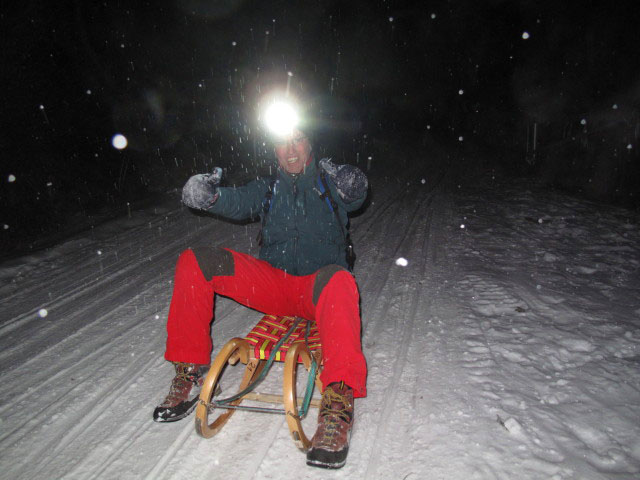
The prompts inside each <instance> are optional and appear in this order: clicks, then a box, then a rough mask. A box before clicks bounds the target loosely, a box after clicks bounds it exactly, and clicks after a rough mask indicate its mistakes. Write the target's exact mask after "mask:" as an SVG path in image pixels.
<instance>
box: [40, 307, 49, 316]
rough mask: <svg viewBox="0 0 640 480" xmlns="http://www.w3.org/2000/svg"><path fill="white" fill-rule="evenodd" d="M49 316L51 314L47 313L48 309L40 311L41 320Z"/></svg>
mask: <svg viewBox="0 0 640 480" xmlns="http://www.w3.org/2000/svg"><path fill="white" fill-rule="evenodd" d="M47 315H49V312H47V309H46V308H41V309H40V310H38V316H39V317H40V318H44V317H46V316H47Z"/></svg>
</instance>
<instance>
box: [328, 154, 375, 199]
mask: <svg viewBox="0 0 640 480" xmlns="http://www.w3.org/2000/svg"><path fill="white" fill-rule="evenodd" d="M319 165H320V168H322V169H323V170H324V171H325V172H326V173H327V176H328V177H329V178H331V181H332V182H333V183H334V185H335V186H336V188H337V190H338V195H340V198H342V200H344V201H345V202H346V203H351V202H354V201H356V200H358V199H360V198H362V197H364V196H365V195H366V193H367V188H368V187H369V182H368V181H367V176H366V175H365V174H364V172H363V171H362V170H360V169H359V168H358V167H356V166H353V165H349V164H347V165H335V164H334V163H333V162H332V161H331V159H330V158H323V159H322V160H320V162H319Z"/></svg>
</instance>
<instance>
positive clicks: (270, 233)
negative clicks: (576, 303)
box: [153, 129, 367, 468]
mask: <svg viewBox="0 0 640 480" xmlns="http://www.w3.org/2000/svg"><path fill="white" fill-rule="evenodd" d="M275 155H276V157H277V160H278V169H277V175H276V178H275V179H268V178H259V179H257V180H254V181H252V182H250V183H248V184H247V185H245V186H242V187H238V188H231V187H220V186H219V183H220V172H221V171H220V169H216V173H215V174H214V175H195V176H193V177H191V178H190V179H189V181H188V182H187V183H186V185H185V187H184V189H183V192H182V201H183V203H184V204H185V205H187V206H189V207H191V208H195V209H199V210H204V211H207V212H210V213H213V214H217V215H221V216H224V217H227V218H230V219H236V220H242V219H246V218H256V217H257V216H261V217H262V231H261V248H260V253H259V259H257V258H254V257H252V256H250V255H246V254H243V253H239V252H235V251H233V250H230V249H221V248H214V247H210V246H204V247H194V248H192V249H188V250H186V251H184V252H183V253H182V254H181V255H180V258H179V259H178V263H177V266H176V273H175V282H174V290H173V296H172V299H171V305H170V308H169V318H168V322H167V332H168V338H167V349H166V353H165V358H166V359H167V360H168V361H170V362H173V363H174V364H175V366H176V376H175V378H174V379H173V381H172V384H171V389H170V392H169V395H168V396H167V398H166V399H165V401H164V402H163V403H162V404H161V405H159V406H158V407H157V408H156V409H155V411H154V414H153V417H154V420H155V421H157V422H171V421H175V420H180V419H181V418H184V417H186V416H187V415H188V414H189V413H190V412H191V411H192V410H193V408H194V407H195V404H196V401H197V397H198V394H199V386H200V385H202V382H203V379H204V375H205V374H206V371H207V369H208V366H209V362H210V354H211V348H212V344H211V337H210V323H211V312H212V311H213V305H214V295H215V294H219V295H223V296H226V297H229V298H232V299H234V300H236V301H237V302H239V303H241V304H243V305H246V306H248V307H251V308H253V309H255V310H258V311H261V312H264V313H268V314H273V315H288V316H298V317H302V318H306V319H310V320H315V321H316V324H317V326H318V331H319V333H320V338H321V341H322V345H323V349H322V353H323V362H324V368H323V371H322V374H321V381H322V385H323V386H324V391H323V393H322V407H321V409H320V412H319V416H318V429H317V431H316V434H315V435H314V437H313V439H312V447H311V449H310V450H309V452H308V453H307V463H308V464H309V465H314V466H320V467H325V468H340V467H342V466H343V465H344V464H345V462H346V457H347V452H348V447H349V436H350V431H351V427H352V425H353V398H354V397H363V396H365V395H366V385H365V383H366V362H365V358H364V355H363V353H362V348H361V344H360V313H359V294H358V289H357V285H356V282H355V279H354V277H353V275H352V274H351V273H350V272H349V271H348V270H347V267H348V264H347V259H346V253H345V252H346V250H347V236H346V231H347V230H346V228H347V221H348V219H347V212H351V211H354V210H356V209H358V208H359V207H360V206H361V205H362V204H363V202H364V200H365V198H366V194H367V179H366V176H365V175H364V173H363V172H362V171H361V170H359V169H358V168H357V167H354V166H352V165H340V166H337V165H334V164H333V163H332V162H331V160H328V159H323V160H321V161H320V162H318V164H316V162H315V160H314V158H313V155H312V148H311V143H310V142H309V139H308V137H307V135H306V134H305V133H304V132H302V131H300V130H297V129H293V130H292V131H291V132H290V133H289V134H288V135H286V137H284V138H280V139H279V140H278V141H276V142H275ZM325 188H328V189H329V192H328V194H326V193H325V194H323V190H324V189H325Z"/></svg>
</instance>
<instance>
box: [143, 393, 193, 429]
mask: <svg viewBox="0 0 640 480" xmlns="http://www.w3.org/2000/svg"><path fill="white" fill-rule="evenodd" d="M199 398H200V397H196V398H194V399H193V400H192V401H191V405H189V408H188V409H187V410H186V411H185V412H184V413H182V414H181V415H175V416H173V417H167V418H163V417H161V416H158V417H156V416H155V415H154V417H153V421H154V422H156V423H171V422H177V421H180V420H182V419H183V418H186V417H188V416H189V415H191V412H193V411H194V410H195V409H196V404H197V403H198V400H199Z"/></svg>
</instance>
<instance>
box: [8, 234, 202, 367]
mask: <svg viewBox="0 0 640 480" xmlns="http://www.w3.org/2000/svg"><path fill="white" fill-rule="evenodd" d="M212 230H214V225H211V226H209V227H202V228H199V229H198V231H197V232H196V234H195V235H192V236H190V238H191V239H193V238H194V237H195V238H196V239H199V238H200V237H204V236H209V237H211V236H212V235H211V233H212V232H211V231H212ZM176 238H178V239H179V240H177V241H174V242H170V243H163V244H162V245H163V248H162V250H161V251H159V252H158V251H156V252H155V254H154V256H153V257H152V258H151V260H149V259H148V257H145V258H144V259H140V258H137V262H133V263H132V264H131V265H129V266H128V267H127V268H126V272H127V273H129V272H130V271H135V270H137V269H139V270H140V273H139V275H138V276H137V277H136V279H135V280H136V282H135V283H138V284H139V283H153V282H156V283H157V282H158V278H159V277H161V275H162V273H166V272H170V271H171V272H172V270H173V262H174V258H173V256H172V255H169V253H170V252H174V251H176V250H177V249H179V248H180V245H182V244H184V243H185V241H184V239H183V238H182V237H180V236H178V237H176ZM191 243H193V242H191ZM158 259H159V260H163V261H161V262H159V261H158ZM145 264H147V265H148V266H149V268H146V269H145V268H142V267H143V266H145ZM121 278H124V277H123V276H122V275H115V276H113V277H112V276H105V277H104V280H103V281H101V282H100V285H102V286H103V287H104V286H105V285H108V284H109V283H112V284H117V283H118V281H119V280H120V279H121ZM98 286H99V285H98ZM95 288H97V286H96V287H94V288H93V289H91V290H88V291H85V292H82V291H81V292H79V293H78V295H77V296H76V297H75V298H79V297H80V296H83V295H85V296H87V297H91V296H93V290H94V289H95ZM105 289H106V290H107V291H108V292H109V295H108V296H103V297H101V299H100V300H101V303H105V301H106V304H107V305H111V304H112V303H113V302H109V301H108V300H109V299H110V298H111V297H114V298H117V297H118V296H119V294H120V293H121V292H127V291H130V290H131V288H130V284H129V282H123V283H122V285H120V286H118V287H117V288H115V289H112V288H105ZM148 291H149V288H147V289H145V290H143V291H142V292H139V291H138V292H135V294H134V296H133V297H132V298H130V299H129V300H135V298H136V297H139V296H142V295H143V294H144V293H146V292H148ZM66 303H67V302H62V304H66ZM95 307H96V305H95V303H90V304H88V305H87V306H86V307H81V309H80V310H75V311H74V312H73V315H74V316H82V315H83V314H85V313H86V312H88V311H91V310H92V309H95ZM116 309H117V308H116ZM108 315H109V312H108V311H107V312H106V313H105V314H104V316H108ZM104 316H101V317H99V319H98V320H93V321H92V322H89V323H84V324H82V327H80V328H79V329H78V330H77V331H76V332H74V334H73V335H77V334H79V333H80V332H82V331H83V330H84V329H85V328H87V327H90V326H92V325H93V324H95V323H96V322H97V321H99V320H101V319H102V318H103V317H104ZM56 329H57V325H56V324H55V323H53V322H52V323H51V324H50V325H49V330H56ZM26 330H27V331H26V332H25V335H26V336H28V337H29V338H33V340H31V341H32V342H37V341H39V340H38V338H39V337H37V338H34V337H33V336H32V335H31V334H30V331H29V329H26ZM73 335H72V336H73ZM70 337H71V336H69V337H65V339H63V340H62V341H64V340H66V339H67V338H70ZM28 342H29V340H26V341H23V342H15V346H14V347H13V348H5V349H4V350H3V351H2V353H0V364H4V366H5V367H6V363H7V360H6V359H7V357H10V356H11V355H12V354H15V353H16V351H17V352H18V353H20V352H21V351H24V350H25V348H26V345H25V344H26V343H28ZM58 343H59V342H58ZM56 345H57V343H56V344H53V345H49V346H47V347H45V349H44V350H41V351H40V352H38V354H37V355H36V356H34V357H32V358H31V359H30V360H29V361H31V360H35V359H37V358H38V357H39V356H40V355H42V354H46V353H47V352H48V351H49V350H50V349H51V348H54V347H55V346H56ZM0 379H2V376H0Z"/></svg>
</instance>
